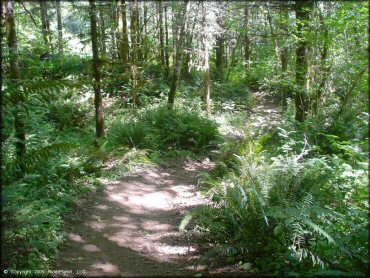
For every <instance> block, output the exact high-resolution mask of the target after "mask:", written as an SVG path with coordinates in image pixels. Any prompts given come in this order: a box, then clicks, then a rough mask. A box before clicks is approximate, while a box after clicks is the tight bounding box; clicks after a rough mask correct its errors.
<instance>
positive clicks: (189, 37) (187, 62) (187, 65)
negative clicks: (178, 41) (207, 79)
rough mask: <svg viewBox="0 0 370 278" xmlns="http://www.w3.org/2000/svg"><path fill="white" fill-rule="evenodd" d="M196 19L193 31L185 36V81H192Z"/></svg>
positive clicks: (183, 71) (183, 72)
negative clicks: (191, 65) (191, 69)
mask: <svg viewBox="0 0 370 278" xmlns="http://www.w3.org/2000/svg"><path fill="white" fill-rule="evenodd" d="M196 22H197V20H196V18H195V19H194V22H193V26H192V28H191V31H190V32H189V31H188V32H186V36H185V49H184V55H185V57H184V59H183V60H184V62H183V69H182V75H183V78H185V79H190V78H191V75H190V62H191V61H190V59H191V47H192V44H193V34H194V28H195V25H196Z"/></svg>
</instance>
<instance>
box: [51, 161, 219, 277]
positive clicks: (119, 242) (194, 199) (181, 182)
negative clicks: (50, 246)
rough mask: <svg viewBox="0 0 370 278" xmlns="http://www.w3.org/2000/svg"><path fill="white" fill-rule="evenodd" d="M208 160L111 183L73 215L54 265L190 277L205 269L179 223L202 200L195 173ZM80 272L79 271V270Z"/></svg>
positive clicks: (92, 272) (122, 273)
mask: <svg viewBox="0 0 370 278" xmlns="http://www.w3.org/2000/svg"><path fill="white" fill-rule="evenodd" d="M212 167H214V164H213V163H212V162H210V161H209V160H204V161H203V162H195V161H192V160H182V161H177V162H175V163H174V164H173V165H171V167H170V168H163V167H159V166H156V167H146V168H144V169H142V170H140V172H138V173H136V174H134V175H131V176H127V177H123V178H122V179H121V180H118V181H117V182H115V183H111V184H107V185H106V187H105V189H104V192H98V193H96V195H95V196H94V197H93V198H92V199H91V200H90V199H89V201H88V202H86V203H85V204H84V205H82V206H81V207H80V208H79V211H78V212H77V213H76V214H75V215H73V216H72V217H70V218H69V219H71V220H70V222H69V223H68V227H66V229H67V233H68V242H67V243H66V244H65V245H64V247H63V250H62V251H61V252H60V253H59V259H58V260H57V265H56V269H58V270H73V274H76V273H81V271H82V270H84V271H85V273H84V274H85V275H86V276H104V275H109V276H146V275H149V276H179V275H181V276H189V275H194V274H196V273H199V272H204V271H205V270H204V268H205V266H204V265H203V266H202V265H200V260H199V256H197V245H196V242H194V241H193V240H189V239H188V238H187V236H186V234H183V233H181V232H179V229H178V226H179V224H180V222H181V220H182V218H183V217H184V215H185V214H186V212H188V211H189V210H190V208H191V207H193V206H195V205H198V204H201V203H204V202H205V200H204V199H203V198H202V196H201V194H200V192H199V190H197V188H196V183H197V180H198V178H197V174H199V171H201V170H209V169H211V168H212ZM78 271H80V272H78Z"/></svg>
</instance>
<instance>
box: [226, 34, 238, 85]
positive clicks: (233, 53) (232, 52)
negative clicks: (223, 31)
mask: <svg viewBox="0 0 370 278" xmlns="http://www.w3.org/2000/svg"><path fill="white" fill-rule="evenodd" d="M240 37H241V36H238V38H237V40H236V45H235V47H234V48H233V50H232V51H231V56H230V66H229V68H228V70H227V75H226V81H228V80H229V76H230V72H231V68H232V67H233V66H235V65H234V64H235V53H236V49H237V48H238V46H239V44H240V40H241V39H240Z"/></svg>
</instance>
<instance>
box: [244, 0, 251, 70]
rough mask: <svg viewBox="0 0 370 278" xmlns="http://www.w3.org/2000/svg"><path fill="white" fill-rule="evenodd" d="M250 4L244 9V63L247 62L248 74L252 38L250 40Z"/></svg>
mask: <svg viewBox="0 0 370 278" xmlns="http://www.w3.org/2000/svg"><path fill="white" fill-rule="evenodd" d="M247 5H248V4H247V3H246V4H245V7H244V29H245V30H244V32H245V33H244V61H245V69H246V72H247V73H248V71H249V69H250V62H251V61H250V60H251V59H250V53H251V52H250V38H249V34H248V33H249V30H248V29H249V24H248V20H249V7H248V6H247Z"/></svg>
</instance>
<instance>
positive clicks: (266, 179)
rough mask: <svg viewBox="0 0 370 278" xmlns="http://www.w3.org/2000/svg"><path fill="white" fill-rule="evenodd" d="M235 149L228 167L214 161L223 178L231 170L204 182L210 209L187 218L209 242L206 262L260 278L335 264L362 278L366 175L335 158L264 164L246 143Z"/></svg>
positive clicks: (297, 157) (289, 158)
mask: <svg viewBox="0 0 370 278" xmlns="http://www.w3.org/2000/svg"><path fill="white" fill-rule="evenodd" d="M239 148H240V149H242V151H239V152H238V153H240V154H241V155H239V156H235V155H234V156H229V159H230V162H229V165H230V166H228V165H227V164H226V163H225V162H224V161H225V160H227V159H226V157H223V158H222V160H221V161H220V164H221V165H223V166H222V167H224V170H223V172H226V169H233V170H232V171H231V172H229V173H227V174H226V175H224V177H223V178H222V179H216V180H214V181H211V182H210V181H209V179H208V184H209V188H210V189H209V190H208V192H207V195H208V196H209V197H210V198H211V199H212V201H213V203H212V204H211V205H209V206H202V207H198V208H196V209H195V210H194V211H193V212H192V213H191V217H192V218H193V219H195V220H194V221H195V223H196V224H197V225H198V226H199V227H200V228H201V230H202V231H203V232H204V233H206V234H209V235H210V236H211V237H212V239H213V240H214V241H215V244H214V245H213V246H212V247H211V249H210V251H209V253H208V254H209V255H217V256H227V257H232V258H234V261H238V260H241V259H242V260H245V261H253V262H254V264H255V265H256V266H258V268H259V269H260V271H262V272H275V271H277V272H278V273H284V271H286V269H290V270H294V271H298V272H304V271H307V270H308V269H309V268H312V267H313V268H314V269H318V270H319V269H320V268H327V269H336V268H337V267H338V266H337V265H336V264H333V263H332V262H334V261H338V262H340V264H341V266H342V267H343V269H345V271H348V272H352V273H356V274H358V275H359V272H358V271H361V272H362V273H366V271H367V259H366V258H367V257H368V253H367V251H366V248H363V244H364V242H366V239H365V238H366V236H367V235H368V232H367V230H366V229H367V226H368V224H367V223H368V222H367V220H366V213H365V211H366V210H367V208H368V203H367V201H366V195H367V191H366V171H364V170H363V169H354V168H352V167H350V166H349V165H348V164H347V166H344V165H345V163H344V162H343V160H341V159H340V158H338V157H333V158H330V157H315V158H306V159H302V157H303V156H302V154H304V152H301V153H299V154H292V153H291V152H290V154H286V155H284V156H282V155H280V156H274V157H271V158H268V157H266V153H265V152H264V151H262V152H261V151H259V150H258V149H260V147H259V144H256V143H253V142H251V141H246V142H243V143H241V145H239ZM229 151H230V150H229V149H228V150H227V151H226V152H225V153H228V152H229ZM230 167H231V168H230ZM358 190H359V191H360V192H361V193H359V191H358ZM354 192H356V194H355V193H354ZM353 194H355V195H356V197H353ZM346 196H347V197H346ZM349 196H352V197H349ZM349 204H351V206H350V207H348V205H349ZM354 211H356V212H354ZM353 213H354V214H355V215H356V217H355V218H354V217H352V216H350V215H353ZM189 220H190V216H188V217H187V218H185V219H184V221H183V223H182V225H181V228H182V229H185V226H186V224H187V222H189ZM349 235H351V236H350V237H351V238H352V236H353V235H358V237H357V239H356V240H347V239H348V237H349ZM360 238H362V239H360ZM360 242H362V243H361V244H360ZM310 261H311V266H310V264H309V262H310ZM343 269H341V270H343Z"/></svg>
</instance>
